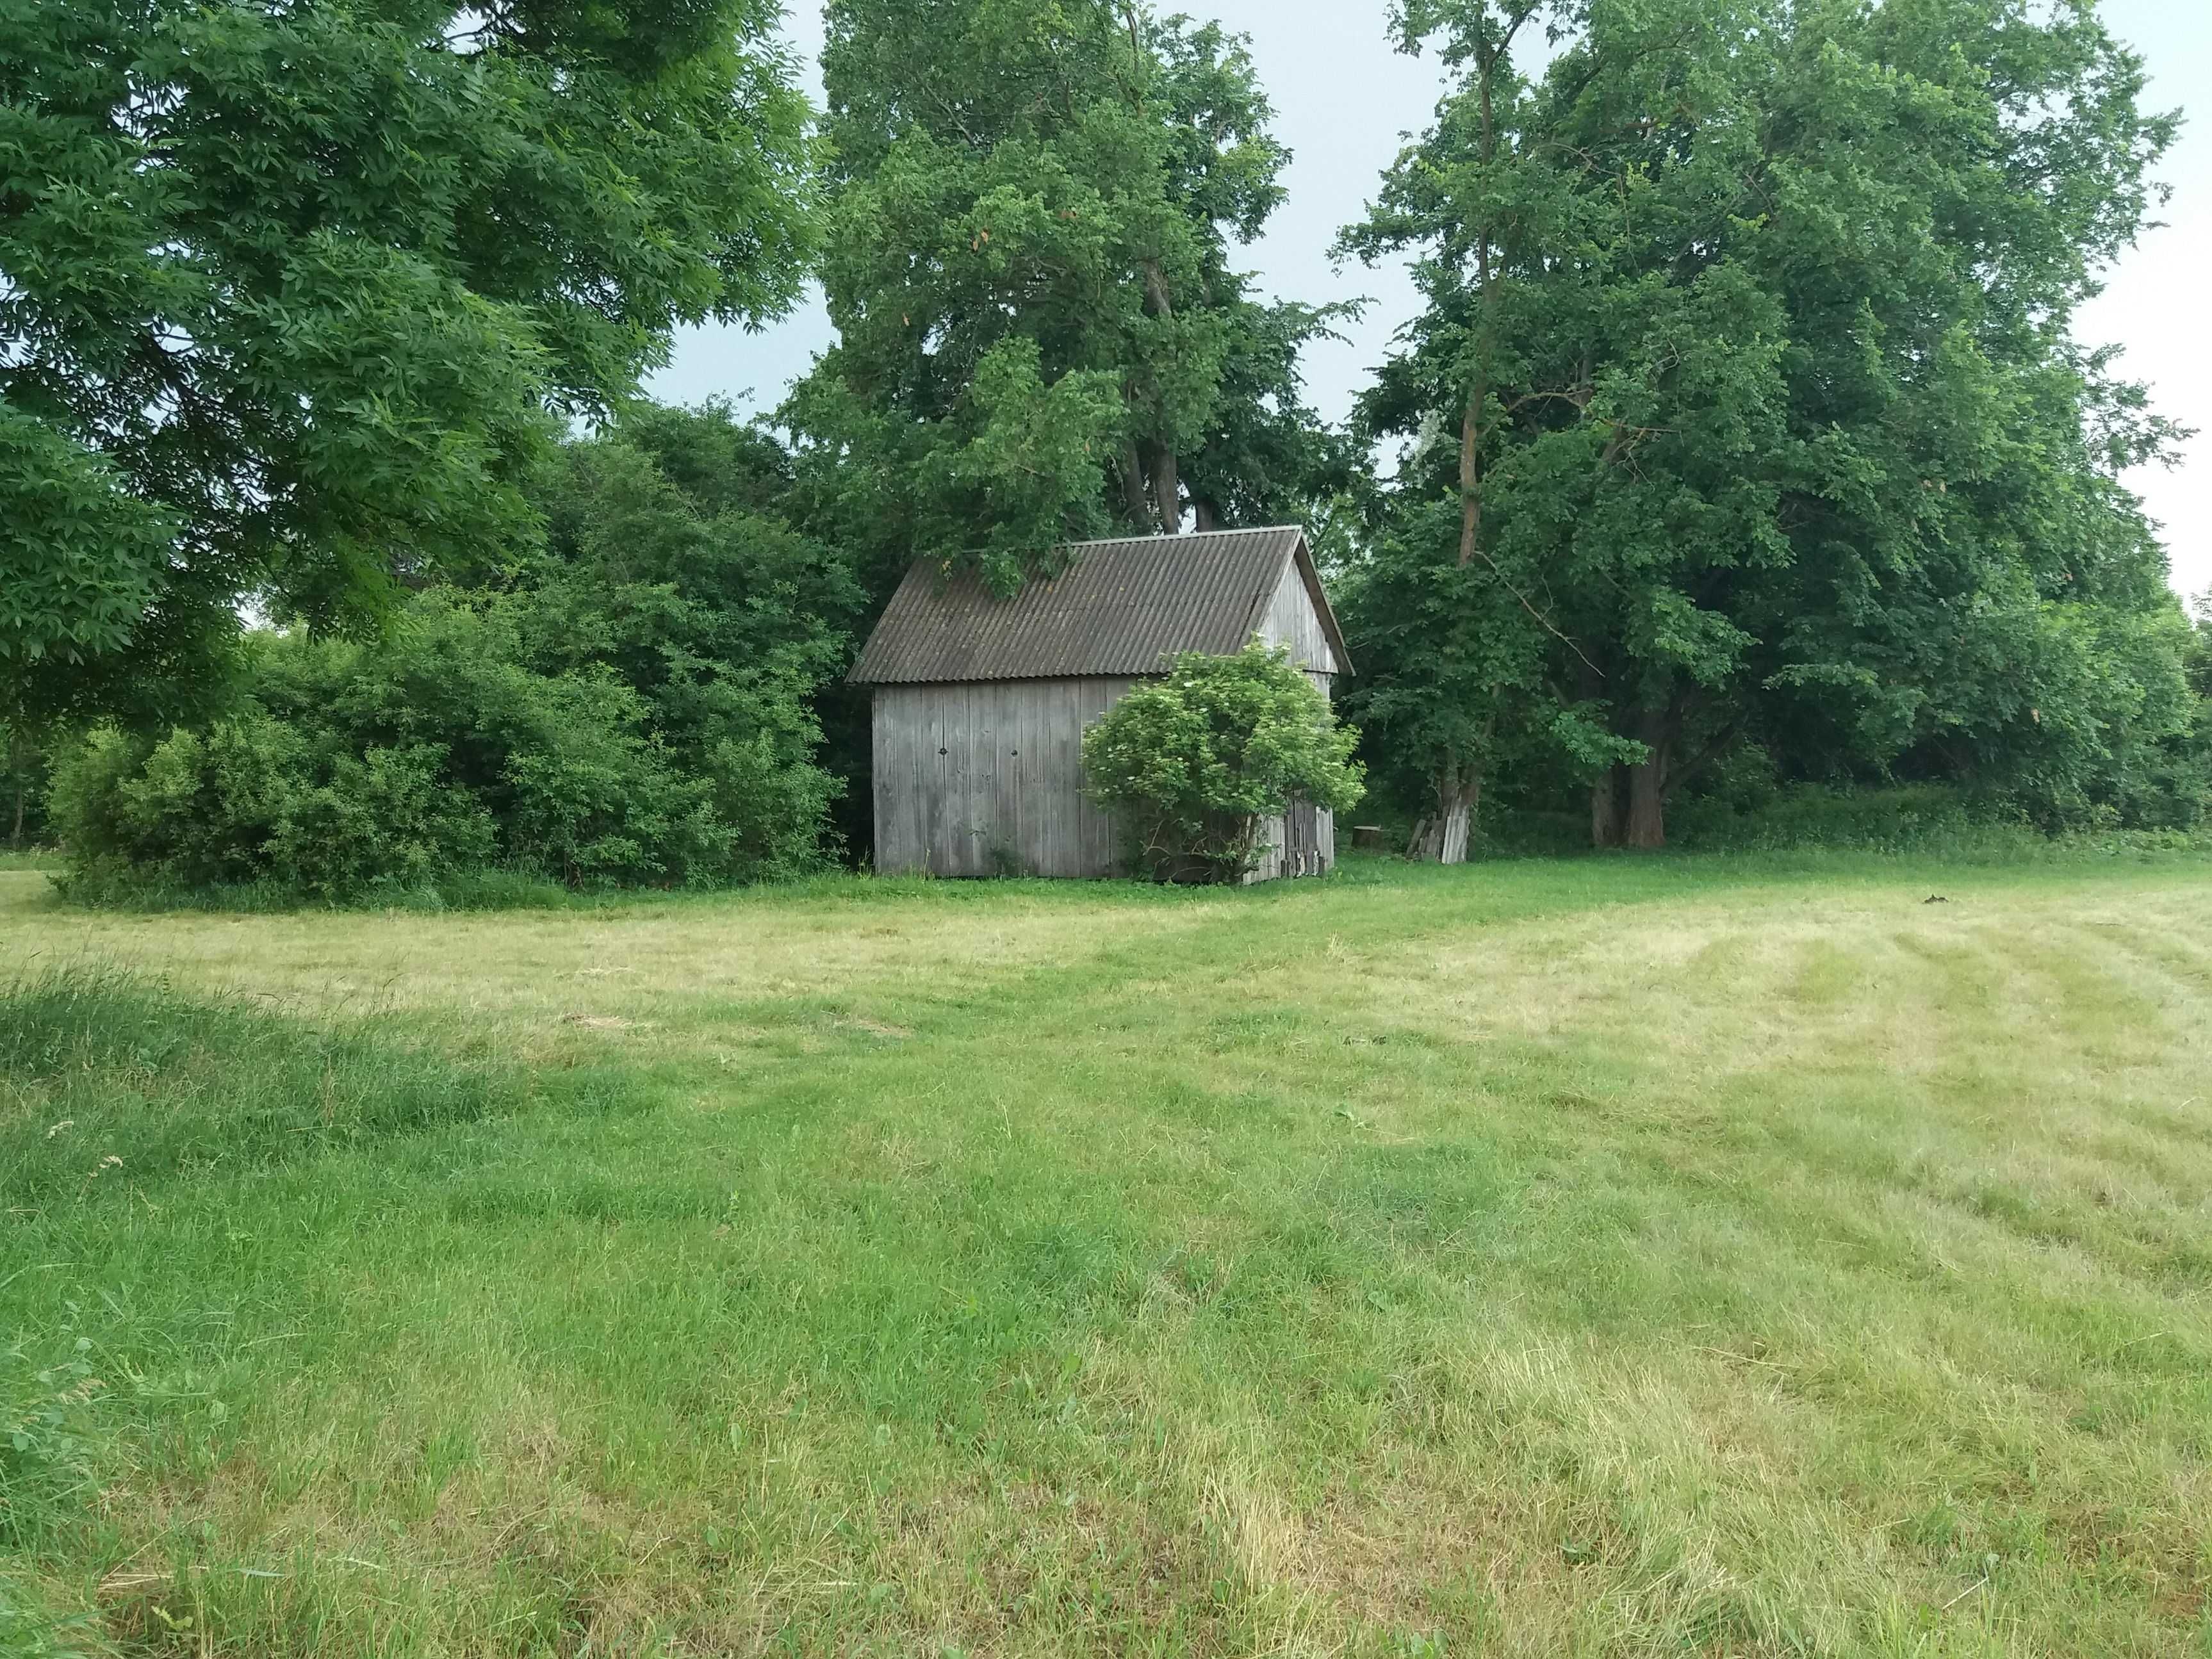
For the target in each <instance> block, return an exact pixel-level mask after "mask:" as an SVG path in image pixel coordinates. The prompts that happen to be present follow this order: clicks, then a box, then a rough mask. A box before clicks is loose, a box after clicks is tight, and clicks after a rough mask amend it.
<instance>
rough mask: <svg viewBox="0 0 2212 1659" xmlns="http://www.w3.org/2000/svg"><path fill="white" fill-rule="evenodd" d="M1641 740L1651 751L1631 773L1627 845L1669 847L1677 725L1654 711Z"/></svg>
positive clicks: (1640, 727)
mask: <svg viewBox="0 0 2212 1659" xmlns="http://www.w3.org/2000/svg"><path fill="white" fill-rule="evenodd" d="M1636 735H1637V736H1638V738H1640V739H1642V741H1643V743H1644V748H1645V749H1646V750H1648V751H1649V752H1648V753H1646V754H1645V756H1644V758H1643V759H1642V760H1640V761H1638V763H1636V764H1635V765H1633V766H1632V767H1630V768H1629V769H1628V829H1627V835H1626V842H1627V844H1628V845H1629V846H1631V847H1640V848H1647V849H1650V848H1661V847H1664V846H1665V845H1666V844H1667V784H1668V768H1669V767H1670V766H1671V765H1672V764H1673V763H1674V720H1673V718H1672V717H1671V716H1670V715H1668V714H1662V713H1659V712H1657V711H1653V712H1650V713H1647V714H1644V717H1643V719H1642V720H1640V721H1639V722H1638V731H1637V734H1636Z"/></svg>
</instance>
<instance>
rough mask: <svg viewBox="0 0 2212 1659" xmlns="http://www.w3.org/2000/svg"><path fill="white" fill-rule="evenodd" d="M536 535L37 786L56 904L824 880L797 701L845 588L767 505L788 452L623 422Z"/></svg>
mask: <svg viewBox="0 0 2212 1659" xmlns="http://www.w3.org/2000/svg"><path fill="white" fill-rule="evenodd" d="M531 489H532V501H533V504H534V505H535V506H536V507H538V510H539V511H540V512H542V513H543V514H544V519H545V520H546V524H547V526H548V534H547V537H546V542H545V546H544V550H543V551H542V552H540V553H539V554H538V555H537V556H534V557H532V558H531V559H529V560H527V561H525V562H522V563H521V564H520V566H519V567H518V568H513V569H510V570H505V571H500V570H488V571H484V572H482V573H480V574H479V580H482V581H483V583H485V584H486V586H484V588H483V589H482V590H480V591H477V592H462V591H459V590H455V589H449V588H434V589H431V590H429V591H428V592H424V593H422V594H420V595H418V596H416V597H415V598H414V599H410V601H409V602H408V603H407V605H406V606H405V608H404V611H402V612H401V613H400V614H399V616H398V623H397V625H396V626H394V627H393V628H392V629H387V630H386V633H385V634H384V635H382V636H380V637H378V638H376V639H374V640H371V641H367V642H362V643H352V642H346V641H330V640H313V639H310V638H308V637H307V636H306V635H300V634H293V635H285V636H275V635H261V636H257V637H256V638H254V639H253V640H252V641H250V644H251V649H250V650H249V651H248V652H247V653H246V659H245V662H244V665H243V670H242V673H241V680H240V683H241V685H242V688H243V689H242V692H241V695H240V696H239V697H237V698H236V699H235V700H234V702H232V703H231V704H229V705H228V706H227V707H226V708H224V709H223V710H222V712H221V713H220V714H218V715H216V716H215V717H213V718H210V719H206V720H200V721H197V722H194V723H192V724H190V725H179V726H172V727H170V728H168V730H167V732H166V733H165V734H154V733H141V732H134V731H129V730H125V729H122V728H114V727H111V728H108V729H106V730H103V731H102V732H99V733H97V734H96V735H95V736H94V738H92V739H91V740H90V741H89V742H88V743H87V744H84V745H83V746H82V749H81V750H79V751H78V752H77V753H76V754H75V755H74V756H73V757H70V759H69V760H68V762H67V763H66V764H65V765H64V767H63V768H62V769H61V771H60V775H59V776H58V782H57V786H56V788H55V792H54V807H55V815H56V821H57V825H58V828H59V829H61V831H62V832H63V834H64V838H65V839H66V841H67V843H68V847H69V851H70V858H71V861H72V866H73V872H72V876H71V878H70V888H71V890H72V891H73V892H75V893H76V895H78V896H81V897H84V898H88V899H89V898H97V897H100V896H106V895H109V894H112V895H115V896H130V897H134V898H146V897H154V896H164V895H171V896H173V895H180V894H186V893H190V892H191V891H194V890H201V889H207V888H220V889H224V890H236V891H241V892H243V891H245V890H259V891H262V892H265V893H267V894H269V895H270V896H282V895H285V894H291V895H304V896H313V897H316V898H319V899H325V900H339V901H356V900H361V899H366V898H377V899H381V900H384V901H387V902H393V901H405V902H416V901H418V900H421V899H422V898H425V897H427V896H429V895H432V894H435V895H438V896H440V897H441V899H445V898H447V896H449V895H450V896H453V897H454V898H459V896H461V895H463V894H464V893H470V894H474V893H479V892H480V891H481V890H482V889H483V883H484V878H485V874H484V872H491V871H497V872H505V876H506V878H509V879H517V878H519V879H520V881H521V882H522V883H523V884H524V890H525V891H527V890H528V884H529V883H530V882H532V880H535V879H548V878H550V879H551V880H554V881H556V882H559V883H562V884H565V885H568V886H572V887H577V886H602V885H607V884H656V885H683V884H702V883H720V882H727V881H741V880H757V879H762V878H769V877H776V876H788V875H795V874H799V873H803V872H807V871H810V870H812V869H815V868H817V867H819V866H820V863H821V860H822V842H823V834H824V829H825V823H826V817H827V813H828V810H829V804H830V802H831V801H832V800H833V799H835V797H836V794H837V793H838V788H839V786H838V784H837V782H836V780H835V779H834V778H832V777H830V776H829V775H828V774H827V773H826V772H824V771H823V769H821V768H820V767H819V766H818V765H817V764H816V763H815V752H816V750H817V748H818V746H819V744H820V742H821V731H820V727H819V726H818V724H817V720H816V718H815V716H814V714H812V712H811V708H810V700H811V697H812V696H814V694H815V693H816V692H817V690H819V688H820V687H821V686H822V685H823V684H824V683H825V682H826V681H827V680H829V678H831V677H832V676H834V674H835V673H836V670H837V668H838V667H839V666H840V665H841V664H842V659H843V653H844V650H845V648H846V641H847V638H848V635H847V632H846V629H847V627H848V625H849V623H850V621H851V619H852V618H853V617H854V615H855V613H856V611H857V610H858V607H859V604H860V598H859V592H858V590H857V588H856V586H854V582H853V580H852V578H851V576H850V574H848V571H847V570H846V568H844V566H843V564H842V562H840V561H839V560H838V559H837V558H836V556H834V555H832V554H831V553H829V551H828V550H825V549H823V547H822V546H820V545H819V544H817V543H816V542H814V541H812V540H811V539H809V538H805V537H804V536H800V535H799V534H797V533H796V532H793V531H792V530H791V529H790V528H789V527H788V526H787V525H786V524H785V523H784V522H783V521H782V520H780V519H779V518H777V517H775V514H774V512H773V508H774V507H775V505H777V504H778V502H779V501H781V496H782V495H783V494H784V493H785V492H787V489H788V480H787V460H786V459H785V458H784V456H783V454H782V452H781V450H780V449H778V448H777V447H775V444H774V443H773V442H771V441H769V440H767V439H766V438H764V437H763V435H760V434H759V433H757V432H756V431H754V430H752V429H750V428H746V427H744V426H743V425H741V424H739V423H738V422H737V421H736V420H735V419H734V418H733V417H732V416H731V415H730V413H729V411H728V410H726V409H720V408H713V409H708V410H696V411H691V410H658V409H653V408H650V407H644V408H638V409H635V410H630V411H629V412H628V413H626V415H625V416H624V418H623V420H622V421H620V422H617V423H616V424H615V425H614V426H613V427H612V428H610V429H609V431H608V432H607V433H606V434H605V435H602V436H599V437H597V438H593V439H590V440H586V441H579V442H575V443H571V444H568V445H564V446H562V447H561V449H560V450H559V451H558V452H557V453H556V454H555V455H554V456H553V457H552V458H550V460H549V461H548V462H547V463H546V464H545V465H543V466H542V467H541V468H540V469H539V470H538V472H537V473H536V474H534V475H533V477H532V480H531Z"/></svg>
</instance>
